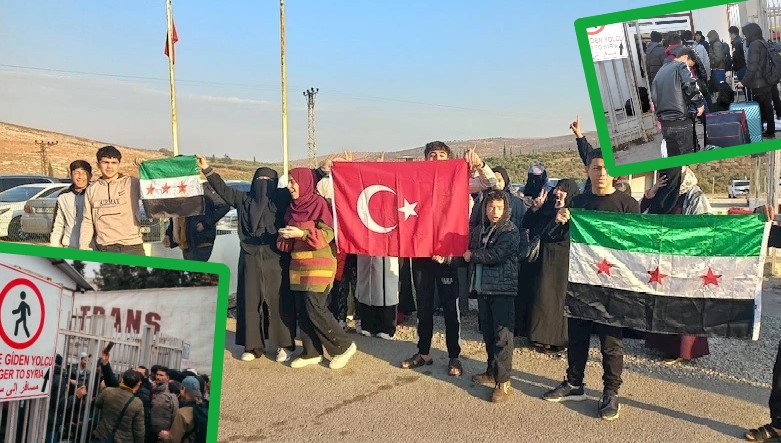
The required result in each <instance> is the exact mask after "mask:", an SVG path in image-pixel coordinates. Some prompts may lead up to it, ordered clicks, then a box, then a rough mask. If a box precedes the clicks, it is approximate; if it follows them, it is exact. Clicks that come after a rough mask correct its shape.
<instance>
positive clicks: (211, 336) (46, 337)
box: [0, 244, 227, 443]
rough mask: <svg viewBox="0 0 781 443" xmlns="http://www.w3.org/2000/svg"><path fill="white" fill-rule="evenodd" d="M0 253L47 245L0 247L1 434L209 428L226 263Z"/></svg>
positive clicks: (189, 436)
mask: <svg viewBox="0 0 781 443" xmlns="http://www.w3.org/2000/svg"><path fill="white" fill-rule="evenodd" d="M8 248H13V249H19V248H22V249H28V250H34V251H39V252H41V251H51V249H49V248H38V247H31V246H21V245H7V244H4V245H0V319H2V322H0V361H2V364H0V436H1V437H0V439H2V441H6V442H46V443H64V442H104V441H117V442H119V441H124V442H144V441H159V442H166V441H172V442H183V441H206V438H207V432H209V431H207V429H208V427H209V425H211V427H213V428H215V430H214V431H213V432H214V435H215V437H216V426H217V418H218V417H217V415H218V414H219V389H220V382H219V380H220V379H221V371H222V365H221V363H222V362H221V360H219V359H218V360H216V361H215V360H214V343H215V340H216V339H215V326H216V325H215V323H216V318H217V316H216V312H217V308H218V300H219V299H220V297H219V296H218V285H219V283H220V279H221V275H220V274H223V270H224V274H227V269H224V268H223V267H222V266H220V265H207V264H202V263H187V262H181V261H179V262H176V263H177V264H178V265H179V266H181V265H184V266H185V267H190V268H192V267H193V265H195V267H197V268H202V269H201V270H206V268H211V271H212V272H201V270H185V269H167V268H158V267H147V266H135V265H128V264H113V263H100V262H94V261H88V260H81V259H63V258H60V257H49V256H46V255H45V254H44V255H41V256H35V255H15V254H8V253H3V251H5V250H7V249H8ZM58 252H62V251H58ZM72 253H73V251H71V254H72ZM75 253H76V254H78V255H81V256H84V255H88V256H89V255H93V256H94V255H96V253H92V252H89V253H84V252H78V251H76V252H75ZM97 255H98V256H103V254H97ZM80 258H81V257H80ZM130 260H131V261H133V258H132V257H130ZM147 260H148V261H150V262H151V263H150V265H152V266H154V265H155V264H157V263H153V262H168V263H170V262H172V261H171V260H161V259H154V258H152V259H151V260H150V259H147ZM204 267H205V268H204ZM220 326H222V330H223V331H224V321H223V322H222V324H221V325H220ZM218 335H220V337H218V339H219V341H220V342H223V341H224V332H223V333H222V334H218ZM213 378H216V380H215V382H216V383H215V384H216V385H217V386H216V390H215V389H214V388H213V387H212V379H213ZM210 417H211V420H210ZM210 421H211V423H210Z"/></svg>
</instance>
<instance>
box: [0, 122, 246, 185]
mask: <svg viewBox="0 0 781 443" xmlns="http://www.w3.org/2000/svg"><path fill="white" fill-rule="evenodd" d="M36 140H44V141H57V144H56V145H55V146H52V147H50V148H48V149H47V156H48V161H49V163H51V172H52V175H53V176H54V177H60V178H62V177H67V175H68V165H69V164H70V162H72V161H73V160H76V159H83V160H88V161H89V162H90V163H91V164H92V167H93V170H94V171H96V172H97V162H96V160H95V152H96V151H97V150H98V149H100V148H101V147H103V146H105V145H113V146H116V147H117V149H119V150H120V152H121V153H122V163H121V167H120V172H122V173H124V174H128V175H134V176H137V175H138V168H136V167H134V166H133V159H136V158H138V159H141V160H150V159H155V158H162V157H164V156H165V153H163V152H158V151H150V150H145V149H136V148H131V147H128V146H122V145H119V144H116V143H112V142H111V141H96V140H90V139H87V138H84V137H78V136H73V135H68V134H61V133H57V132H51V131H43V130H40V129H34V128H27V127H24V126H18V125H13V124H9V123H2V122H0V174H12V173H13V174H41V173H44V174H46V173H48V170H49V168H48V167H47V168H42V166H41V155H40V146H39V145H37V144H36V143H35V141H36ZM247 163H250V164H251V163H252V162H247ZM252 170H253V171H254V168H253V169H252ZM219 171H220V173H221V174H223V175H224V176H225V178H245V176H246V172H245V171H244V170H243V168H241V167H231V166H230V165H224V167H220V168H219ZM251 176H252V173H251V172H250V177H251Z"/></svg>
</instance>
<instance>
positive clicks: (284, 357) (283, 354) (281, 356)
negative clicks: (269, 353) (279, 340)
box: [277, 348, 293, 363]
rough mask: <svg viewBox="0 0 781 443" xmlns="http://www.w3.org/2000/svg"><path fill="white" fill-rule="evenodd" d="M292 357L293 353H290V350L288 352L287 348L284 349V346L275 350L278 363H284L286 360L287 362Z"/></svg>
mask: <svg viewBox="0 0 781 443" xmlns="http://www.w3.org/2000/svg"><path fill="white" fill-rule="evenodd" d="M292 358H293V353H292V352H288V350H287V349H285V348H279V349H278V350H277V362H278V363H286V362H289V361H290V359H292Z"/></svg>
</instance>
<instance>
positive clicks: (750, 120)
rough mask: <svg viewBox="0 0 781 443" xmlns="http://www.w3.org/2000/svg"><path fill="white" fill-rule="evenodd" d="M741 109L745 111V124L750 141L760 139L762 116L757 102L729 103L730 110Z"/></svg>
mask: <svg viewBox="0 0 781 443" xmlns="http://www.w3.org/2000/svg"><path fill="white" fill-rule="evenodd" d="M741 109H742V110H743V111H744V112H745V113H746V126H748V135H749V138H750V139H751V143H757V142H761V141H762V118H761V117H760V114H759V104H758V103H757V102H741V103H732V104H731V105H729V110H730V111H737V110H741Z"/></svg>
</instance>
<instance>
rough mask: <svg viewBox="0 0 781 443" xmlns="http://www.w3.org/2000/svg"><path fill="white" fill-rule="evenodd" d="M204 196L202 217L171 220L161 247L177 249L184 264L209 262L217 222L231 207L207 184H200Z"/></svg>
mask: <svg viewBox="0 0 781 443" xmlns="http://www.w3.org/2000/svg"><path fill="white" fill-rule="evenodd" d="M203 196H204V213H203V214H201V215H193V216H191V217H184V218H181V217H174V218H172V219H170V220H169V222H168V228H166V230H165V237H163V246H165V247H168V248H175V247H177V246H178V247H179V248H181V250H182V258H184V259H185V260H197V261H209V257H211V255H212V248H213V247H214V240H215V239H216V238H217V222H219V221H220V219H221V218H222V217H224V216H225V214H227V213H228V211H230V206H228V204H227V203H225V200H223V199H222V198H220V196H219V195H217V193H216V192H214V189H213V188H212V187H211V186H210V185H209V183H204V184H203ZM175 229H176V231H175Z"/></svg>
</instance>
